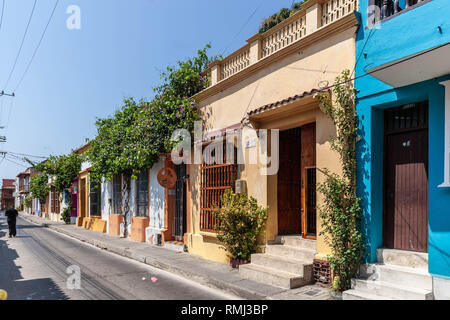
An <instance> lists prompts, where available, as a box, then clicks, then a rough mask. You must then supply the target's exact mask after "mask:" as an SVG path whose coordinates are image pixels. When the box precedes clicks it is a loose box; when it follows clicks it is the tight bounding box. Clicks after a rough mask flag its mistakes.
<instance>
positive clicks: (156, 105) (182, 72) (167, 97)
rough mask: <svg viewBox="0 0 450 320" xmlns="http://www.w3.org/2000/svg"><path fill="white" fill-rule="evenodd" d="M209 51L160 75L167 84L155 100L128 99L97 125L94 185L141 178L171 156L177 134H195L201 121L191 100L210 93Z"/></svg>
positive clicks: (92, 155) (91, 154)
mask: <svg viewBox="0 0 450 320" xmlns="http://www.w3.org/2000/svg"><path fill="white" fill-rule="evenodd" d="M209 47H210V46H209V45H208V46H206V47H205V49H203V50H199V51H198V53H197V56H196V57H194V58H190V59H187V60H185V61H180V62H178V64H177V66H176V67H168V68H167V70H166V72H163V73H162V74H161V80H162V84H161V85H160V86H158V87H156V88H155V92H156V95H155V97H154V98H153V100H151V101H145V100H140V101H139V102H137V101H135V100H134V99H133V98H129V99H125V100H124V102H123V106H122V107H121V108H120V109H119V110H117V111H116V112H115V114H114V115H112V116H111V117H108V118H105V119H97V122H96V126H97V136H96V137H95V138H94V139H93V140H91V141H90V144H91V148H90V149H89V151H88V152H87V156H88V158H89V161H90V163H91V165H92V166H91V177H92V178H93V179H95V180H97V181H101V179H102V178H103V177H105V178H107V179H108V180H111V178H112V176H113V175H115V174H125V175H129V176H132V177H136V176H137V174H138V172H139V171H140V170H141V169H149V168H151V167H152V166H153V165H154V164H155V162H157V161H158V159H159V157H160V155H161V154H165V153H167V152H169V151H170V150H171V148H172V147H173V144H174V141H172V140H171V137H172V133H173V131H174V130H176V129H180V128H183V129H187V130H190V131H191V130H192V129H193V125H194V122H195V121H196V120H198V119H199V116H198V111H197V108H196V103H195V101H194V99H193V98H192V96H193V95H195V94H196V93H198V92H200V91H201V90H203V89H204V88H206V86H207V83H208V79H207V78H206V77H203V76H202V72H203V71H204V70H205V69H206V68H207V67H208V66H209V64H210V63H211V62H212V61H213V60H214V59H210V58H208V56H207V54H206V52H207V49H208V48H209Z"/></svg>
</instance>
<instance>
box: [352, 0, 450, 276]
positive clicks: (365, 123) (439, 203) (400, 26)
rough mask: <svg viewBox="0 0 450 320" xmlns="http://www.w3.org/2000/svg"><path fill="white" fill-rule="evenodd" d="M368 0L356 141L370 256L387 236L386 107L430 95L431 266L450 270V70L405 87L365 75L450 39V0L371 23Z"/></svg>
mask: <svg viewBox="0 0 450 320" xmlns="http://www.w3.org/2000/svg"><path fill="white" fill-rule="evenodd" d="M367 2H368V1H360V14H361V23H362V25H361V27H360V29H359V31H358V35H357V46H356V47H357V55H356V56H357V58H358V60H357V64H356V68H355V75H356V76H357V77H361V78H357V80H356V81H355V86H356V88H357V89H358V90H359V92H358V94H357V113H358V120H359V124H358V125H359V129H360V130H359V135H360V137H361V140H360V141H359V142H358V144H357V160H358V182H357V187H358V194H359V196H360V197H361V198H362V207H363V210H364V220H363V230H364V233H365V236H366V239H367V245H368V250H367V251H368V254H369V255H368V258H367V262H375V261H376V249H378V248H381V247H382V240H383V237H382V236H383V234H382V230H383V229H382V222H383V221H382V220H383V219H382V215H383V137H384V122H383V110H384V109H386V108H392V107H396V106H401V105H403V104H407V103H412V102H420V101H423V100H428V101H429V128H430V129H429V175H428V182H429V225H428V230H429V250H428V253H429V272H430V273H432V274H434V275H438V276H439V275H441V276H450V189H449V188H447V189H445V188H438V185H440V184H441V183H442V182H443V181H444V115H445V110H444V98H445V92H444V87H443V86H441V85H440V84H439V82H442V81H444V80H448V79H450V75H449V76H445V77H441V78H439V79H431V80H428V81H425V82H421V83H417V84H413V85H410V86H406V87H402V88H392V87H391V86H389V85H387V84H385V83H383V82H381V81H379V80H377V79H375V78H374V77H372V76H370V75H366V76H364V75H365V72H366V71H367V70H368V69H371V68H374V67H376V66H380V65H383V64H385V63H388V62H392V61H395V60H398V59H400V58H404V57H407V56H409V55H411V54H414V53H417V52H420V51H423V50H426V49H429V48H432V47H435V46H438V45H440V44H443V43H447V42H449V41H450V22H449V21H448V20H449V19H448V14H443V12H447V13H450V1H448V0H432V1H428V2H426V3H424V4H423V5H421V6H418V7H416V8H414V9H412V10H410V11H408V12H404V13H402V14H400V15H398V16H396V17H392V18H391V19H389V20H387V21H385V22H382V23H381V24H379V25H378V26H376V27H374V28H367ZM445 20H447V21H445ZM438 26H440V27H441V30H439V28H438ZM443 58H447V57H443Z"/></svg>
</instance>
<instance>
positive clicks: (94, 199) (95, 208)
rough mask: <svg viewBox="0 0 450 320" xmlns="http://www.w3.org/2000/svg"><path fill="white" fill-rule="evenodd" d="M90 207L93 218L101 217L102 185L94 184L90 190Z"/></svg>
mask: <svg viewBox="0 0 450 320" xmlns="http://www.w3.org/2000/svg"><path fill="white" fill-rule="evenodd" d="M89 206H90V208H89V209H90V215H91V216H101V215H102V212H101V187H100V184H99V183H97V184H95V183H92V182H91V184H90V188H89Z"/></svg>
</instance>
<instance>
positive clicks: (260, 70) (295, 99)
mask: <svg viewBox="0 0 450 320" xmlns="http://www.w3.org/2000/svg"><path fill="white" fill-rule="evenodd" d="M336 3H337V2H336V1H334V0H330V1H321V0H309V1H308V2H307V3H306V4H305V5H304V6H303V8H302V9H301V10H300V11H298V12H296V13H295V14H294V15H293V16H291V17H290V18H289V19H287V20H285V21H283V22H282V23H280V24H278V25H276V26H275V27H273V28H272V29H270V30H269V31H267V32H266V33H264V34H256V35H255V36H253V37H252V38H250V39H249V40H248V41H247V44H246V45H245V46H243V47H242V48H241V49H239V50H237V51H236V52H234V53H232V54H231V55H230V56H228V57H226V58H224V59H223V60H221V61H217V62H215V63H213V64H212V65H211V66H210V68H209V70H208V74H209V77H210V79H211V85H210V87H208V88H207V89H205V90H204V91H202V92H200V93H199V94H197V95H196V97H195V98H196V100H197V101H198V104H199V110H200V113H201V115H202V120H203V121H204V130H205V131H206V132H207V134H206V135H207V136H211V137H219V136H223V135H224V134H225V133H226V132H229V133H234V134H238V133H239V132H240V133H241V136H240V137H241V141H242V145H243V146H242V150H243V153H244V154H245V163H244V164H239V165H237V166H235V167H233V170H235V173H233V174H234V179H235V180H239V181H241V183H243V185H245V186H246V190H247V192H248V194H249V195H250V196H253V197H255V198H256V199H257V200H258V203H259V204H260V205H262V206H267V207H268V208H269V210H268V215H269V217H268V220H267V224H266V230H265V231H266V232H265V235H264V236H263V237H261V239H260V240H261V241H260V244H261V246H260V250H261V251H262V252H263V251H264V247H265V245H266V244H267V243H270V242H271V241H274V240H275V239H276V238H277V236H279V235H283V234H285V235H287V234H298V235H302V236H303V237H304V238H308V239H310V240H311V241H315V248H316V253H315V258H316V259H320V260H326V256H327V254H329V253H330V249H329V248H328V246H327V245H326V243H325V239H324V238H323V236H321V235H320V231H321V221H320V217H319V212H318V209H316V208H317V207H319V206H320V205H321V203H322V202H323V199H322V195H321V194H320V193H318V192H317V191H315V185H316V184H317V183H320V182H321V181H323V179H324V177H323V175H322V174H321V173H320V172H319V171H318V170H316V168H320V169H323V168H327V169H329V170H330V171H332V172H336V173H339V172H340V162H339V157H338V155H337V154H336V153H335V152H334V151H332V150H331V148H330V137H332V136H333V135H335V134H336V130H335V127H334V125H333V123H332V122H331V120H330V119H329V118H328V117H327V116H326V115H325V114H323V112H322V111H321V110H320V108H319V104H318V102H317V99H316V98H315V95H316V94H317V93H319V92H324V91H325V92H330V90H328V89H327V88H328V87H329V86H330V85H332V84H333V82H334V79H335V78H336V76H338V75H339V74H340V73H341V72H342V71H343V70H344V69H350V70H353V68H354V64H355V37H356V31H357V28H358V21H357V18H356V14H355V13H354V10H357V1H356V0H347V1H339V2H338V5H336ZM251 129H255V130H258V129H269V134H268V135H269V138H268V141H271V140H270V138H271V137H272V135H274V134H275V133H274V132H275V131H270V130H271V129H277V130H279V133H278V141H279V151H280V152H279V170H278V171H277V172H276V173H274V174H268V175H265V174H262V173H263V172H264V170H269V172H270V168H266V167H267V166H265V165H264V164H263V163H259V162H257V163H254V162H252V161H251V160H252V159H251V153H252V152H254V151H255V150H256V151H257V152H256V154H258V152H259V151H258V150H260V147H261V135H260V137H255V136H252V133H251V132H252V131H251ZM246 130H247V131H246ZM246 132H249V133H248V134H246ZM196 143H197V144H198V143H201V144H202V147H203V148H205V147H206V146H207V144H208V143H209V141H208V140H207V139H205V138H203V139H202V142H199V141H197V142H196ZM269 144H270V142H269ZM296 145H298V146H301V148H293V147H292V146H296ZM297 149H298V150H300V151H296V150H297ZM269 150H270V148H269ZM301 150H303V151H301ZM272 152H275V151H274V150H272ZM296 152H297V153H296ZM269 167H270V166H269ZM264 168H266V169H264ZM228 169H229V168H228ZM228 169H223V171H224V172H225V171H226V170H228ZM189 170H190V178H189V180H190V195H189V196H190V198H189V199H188V201H189V202H190V208H191V209H190V210H189V215H190V216H189V219H188V222H189V226H188V230H189V233H188V234H187V235H186V237H185V239H186V240H185V242H186V244H187V246H188V250H189V252H190V253H193V254H197V255H200V256H202V257H204V258H206V259H210V260H214V261H219V262H223V263H228V262H229V258H228V256H227V254H226V252H225V251H224V250H222V249H220V248H219V247H220V244H219V242H218V240H217V237H216V234H215V233H214V232H212V230H211V221H209V220H208V219H210V215H209V216H208V214H209V213H208V211H207V209H208V208H204V206H205V203H207V199H206V200H205V199H203V198H204V197H206V196H207V194H209V193H208V186H207V184H205V183H207V177H205V173H206V172H207V170H208V168H206V166H205V164H202V165H200V164H192V165H190V168H189ZM229 170H231V169H229ZM226 172H234V171H232V170H231V171H226ZM205 179H206V180H205ZM289 179H291V180H295V181H291V180H289ZM225 180H226V179H225ZM205 181H206V182H205ZM227 183H228V184H230V182H227ZM232 183H233V187H235V181H234V180H233V181H232ZM225 184H226V183H225ZM291 186H294V187H292V188H291ZM219 187H220V186H219ZM225 187H226V186H224V188H225ZM228 187H229V186H228ZM308 188H309V189H308ZM293 189H294V190H295V192H294V194H292V192H291V191H292V190H293ZM289 190H291V191H289ZM311 190H312V191H311ZM205 201H206V202H205ZM289 205H293V206H294V207H295V208H294V211H295V210H296V212H293V211H292V210H291V209H290V208H288V207H289ZM289 210H291V211H289ZM311 210H315V212H313V213H314V214H310V213H311ZM205 221H206V222H205Z"/></svg>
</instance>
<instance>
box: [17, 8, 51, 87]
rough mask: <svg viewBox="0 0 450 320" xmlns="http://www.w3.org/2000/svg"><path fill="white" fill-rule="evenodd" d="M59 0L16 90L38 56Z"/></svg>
mask: <svg viewBox="0 0 450 320" xmlns="http://www.w3.org/2000/svg"><path fill="white" fill-rule="evenodd" d="M58 3H59V0H56V2H55V6H54V7H53V11H52V13H51V14H50V17H49V19H48V21H47V24H46V26H45V29H44V31H43V32H42V36H41V39H40V40H39V43H38V45H37V46H36V49H35V50H34V52H33V55H32V56H31V59H30V62H29V63H28V65H27V67H26V68H25V72H24V73H23V75H22V77H21V78H20V80H19V83H18V84H17V86H16V88H15V89H14V92H16V91H17V88H19V86H20V85H21V84H22V81H23V79H24V78H25V75H26V74H27V72H28V70H29V69H30V66H31V64H32V63H33V60H34V57H35V56H36V53H37V51H38V50H39V47H40V46H41V43H42V40H43V39H44V36H45V33H46V32H47V28H48V26H49V24H50V22H51V21H52V18H53V15H54V13H55V10H56V7H57V6H58Z"/></svg>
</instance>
